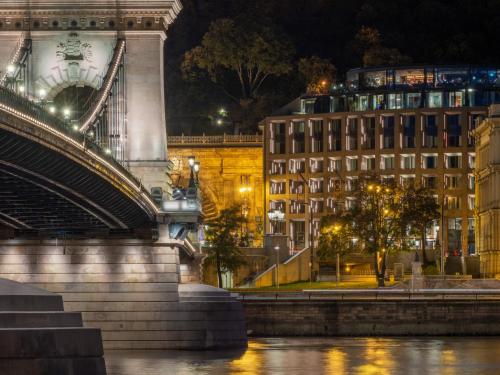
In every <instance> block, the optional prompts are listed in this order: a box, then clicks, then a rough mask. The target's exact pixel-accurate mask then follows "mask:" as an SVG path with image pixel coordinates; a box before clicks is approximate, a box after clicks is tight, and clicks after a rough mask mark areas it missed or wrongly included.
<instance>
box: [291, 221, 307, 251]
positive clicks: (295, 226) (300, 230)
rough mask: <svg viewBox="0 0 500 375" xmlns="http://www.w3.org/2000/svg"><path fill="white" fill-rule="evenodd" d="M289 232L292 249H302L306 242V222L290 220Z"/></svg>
mask: <svg viewBox="0 0 500 375" xmlns="http://www.w3.org/2000/svg"><path fill="white" fill-rule="evenodd" d="M290 233H291V237H292V242H293V248H294V250H300V249H303V248H304V246H305V244H306V223H305V222H304V221H299V220H292V221H291V222H290Z"/></svg>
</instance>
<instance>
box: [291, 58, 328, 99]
mask: <svg viewBox="0 0 500 375" xmlns="http://www.w3.org/2000/svg"><path fill="white" fill-rule="evenodd" d="M299 73H300V75H301V77H302V79H303V80H304V81H305V83H306V85H307V93H308V94H326V93H328V91H329V88H330V85H331V84H332V83H334V82H335V76H336V73H337V69H336V68H335V66H334V65H333V64H332V63H331V62H330V60H328V59H322V58H320V57H318V56H312V57H309V58H302V59H300V60H299Z"/></svg>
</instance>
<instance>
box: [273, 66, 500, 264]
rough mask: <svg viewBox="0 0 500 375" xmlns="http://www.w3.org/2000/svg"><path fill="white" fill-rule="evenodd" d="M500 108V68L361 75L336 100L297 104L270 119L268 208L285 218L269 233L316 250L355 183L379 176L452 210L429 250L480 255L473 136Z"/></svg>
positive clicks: (338, 88) (336, 91)
mask: <svg viewBox="0 0 500 375" xmlns="http://www.w3.org/2000/svg"><path fill="white" fill-rule="evenodd" d="M496 102H500V70H498V69H493V68H487V67H484V68H483V67H470V66H454V67H439V66H424V67H419V66H414V67H404V68H403V67H402V68H378V69H355V70H351V71H350V72H348V74H347V80H346V82H345V83H343V84H338V85H335V86H333V87H332V90H331V92H330V94H329V95H319V96H303V97H301V98H299V99H298V100H296V101H294V102H292V103H291V104H290V105H288V106H286V107H284V108H283V109H282V110H281V111H280V112H278V113H277V114H276V115H273V116H271V117H269V118H267V119H266V121H265V184H266V188H265V194H266V196H265V202H266V207H265V208H266V210H267V211H272V210H279V211H281V212H283V213H285V221H283V222H280V223H270V222H267V224H266V231H267V233H273V232H275V233H283V234H286V235H288V236H289V238H290V243H291V248H292V249H295V250H298V249H301V248H305V247H307V246H309V243H310V241H311V232H312V233H313V238H314V239H315V240H317V238H318V231H319V221H320V218H321V217H322V216H323V215H327V214H335V213H336V212H338V210H340V209H342V208H344V207H349V205H350V204H352V203H351V202H352V201H353V197H352V196H351V191H352V189H353V188H354V186H355V182H356V180H357V179H358V178H359V177H360V175H363V174H367V173H374V174H378V175H380V176H381V178H382V179H384V180H394V181H395V182H398V183H400V184H403V185H404V184H422V185H423V186H427V187H429V188H431V189H433V190H434V191H435V196H436V199H437V200H438V202H439V203H440V204H442V206H443V212H442V215H441V216H442V219H441V220H439V221H437V222H436V223H435V225H434V227H433V228H432V229H431V230H430V232H429V235H428V241H429V243H428V244H427V247H428V248H432V247H433V246H434V245H435V244H436V241H438V240H439V242H440V243H442V245H443V246H444V249H445V251H446V252H447V253H448V254H449V255H460V254H463V255H468V254H474V253H475V246H474V242H475V241H474V228H475V218H474V206H475V194H474V185H475V182H474V163H475V153H474V137H473V135H472V134H471V132H472V130H474V128H475V127H476V124H477V123H478V121H480V118H481V117H482V116H484V115H485V114H486V113H487V106H488V105H490V104H492V103H496ZM440 228H444V231H440Z"/></svg>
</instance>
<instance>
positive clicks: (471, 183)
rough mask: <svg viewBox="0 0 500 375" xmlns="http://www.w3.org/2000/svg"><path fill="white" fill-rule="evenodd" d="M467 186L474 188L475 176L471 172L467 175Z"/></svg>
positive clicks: (470, 188)
mask: <svg viewBox="0 0 500 375" xmlns="http://www.w3.org/2000/svg"><path fill="white" fill-rule="evenodd" d="M467 187H468V188H469V190H474V189H475V187H476V178H475V177H474V175H473V174H469V175H468V176H467Z"/></svg>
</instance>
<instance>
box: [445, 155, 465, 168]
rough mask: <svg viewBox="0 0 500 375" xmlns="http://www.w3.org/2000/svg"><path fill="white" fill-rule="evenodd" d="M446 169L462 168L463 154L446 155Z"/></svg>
mask: <svg viewBox="0 0 500 375" xmlns="http://www.w3.org/2000/svg"><path fill="white" fill-rule="evenodd" d="M445 163H446V168H448V169H454V168H462V154H445Z"/></svg>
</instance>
